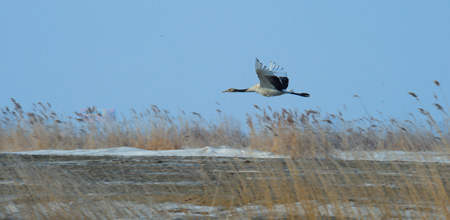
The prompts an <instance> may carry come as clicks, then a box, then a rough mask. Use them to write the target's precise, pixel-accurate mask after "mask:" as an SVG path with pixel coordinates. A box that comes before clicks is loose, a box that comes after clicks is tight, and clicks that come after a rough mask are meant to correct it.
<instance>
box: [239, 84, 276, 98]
mask: <svg viewBox="0 0 450 220" xmlns="http://www.w3.org/2000/svg"><path fill="white" fill-rule="evenodd" d="M246 92H257V93H259V94H261V95H263V96H266V97H272V96H279V95H283V94H284V92H283V91H280V90H278V89H271V88H264V87H261V86H260V85H259V83H258V84H256V85H254V86H252V87H250V88H248V89H247V91H246Z"/></svg>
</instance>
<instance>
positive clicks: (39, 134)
mask: <svg viewBox="0 0 450 220" xmlns="http://www.w3.org/2000/svg"><path fill="white" fill-rule="evenodd" d="M435 84H436V86H438V87H439V88H440V83H439V82H437V81H436V82H435ZM409 95H410V96H411V98H412V99H415V100H416V101H417V103H418V105H419V106H418V109H417V111H415V112H417V113H415V114H410V116H409V118H408V119H403V120H400V119H394V118H390V119H383V120H380V119H377V118H375V117H373V116H370V115H368V116H367V117H364V118H361V119H356V120H346V119H345V116H344V114H343V113H341V112H338V113H336V114H328V113H323V112H321V111H320V110H315V109H312V110H305V111H299V110H296V109H281V110H273V109H272V108H271V107H260V106H255V109H256V110H257V112H256V113H255V114H252V115H250V114H249V115H247V119H246V123H245V127H244V128H243V129H242V128H241V126H242V125H240V124H239V123H238V122H236V121H235V120H233V119H232V118H230V117H228V116H225V115H223V114H222V112H220V111H218V115H217V118H216V119H214V120H209V119H205V118H203V117H202V116H201V115H200V114H198V113H189V114H187V113H185V112H179V113H178V114H176V115H175V116H174V115H173V114H172V113H170V112H168V111H166V110H162V109H160V108H158V107H157V106H151V107H150V108H149V109H147V110H145V111H144V112H142V113H138V112H136V111H134V110H132V113H131V115H132V116H131V117H129V118H125V117H123V120H102V117H101V116H99V117H92V115H89V114H88V115H83V114H80V113H75V115H74V116H72V117H63V116H61V115H59V114H57V113H55V112H54V111H53V110H52V109H51V105H50V104H42V103H38V104H36V105H33V109H32V110H31V112H25V111H24V110H23V109H22V107H21V105H20V104H19V103H17V102H16V101H15V100H12V106H6V107H4V108H2V109H0V111H1V113H2V116H1V117H0V150H1V151H19V150H37V149H44V148H45V149H48V148H53V149H75V148H102V147H115V146H124V145H125V146H132V147H138V148H143V149H177V148H180V147H182V146H194V147H195V146H206V145H209V146H221V145H229V146H234V147H246V146H249V147H251V148H253V149H258V150H265V151H271V152H275V153H279V154H283V155H288V156H290V157H288V158H285V159H267V160H262V159H252V158H250V159H236V160H230V161H225V162H224V161H215V160H214V159H211V161H209V162H207V163H206V162H205V163H206V164H204V166H200V167H197V166H196V167H195V168H194V169H192V170H184V171H183V172H185V173H184V175H185V176H184V178H186V179H189V178H193V179H196V180H197V181H198V182H199V183H202V184H200V185H198V187H197V188H190V190H191V191H192V192H187V191H184V190H185V189H186V188H183V187H184V186H181V185H180V186H179V185H171V186H170V187H169V189H170V191H171V192H172V194H171V195H170V196H161V195H158V194H157V193H155V192H154V191H155V189H156V188H152V187H150V186H147V188H146V187H141V186H139V187H141V188H139V187H136V186H134V185H133V183H124V184H121V185H120V186H114V187H111V186H108V187H106V186H105V185H102V184H98V185H97V184H92V182H91V181H90V180H97V178H100V176H102V177H101V178H107V177H108V176H109V175H111V176H112V174H111V173H110V172H113V171H111V170H109V167H108V168H107V167H100V168H99V171H98V172H97V173H90V174H81V173H76V172H75V173H74V172H67V170H60V169H58V170H55V169H53V168H52V167H51V166H44V165H42V164H41V165H39V166H37V165H35V164H33V162H32V161H31V162H29V161H28V162H27V161H22V159H20V158H19V159H17V158H15V157H10V158H7V159H5V160H3V163H5V164H8V165H9V168H8V169H7V170H5V171H4V172H6V173H7V174H6V176H8V175H9V176H11V177H13V178H12V179H14V181H16V182H15V183H14V184H13V187H12V188H11V189H10V191H9V192H10V193H11V194H15V193H18V192H24V190H25V191H26V192H28V194H27V195H24V196H22V197H20V199H16V200H15V201H14V202H13V203H14V204H16V205H15V206H11V207H9V206H10V205H11V204H12V203H8V202H5V203H3V202H2V201H0V204H2V206H3V209H0V213H14V210H15V209H21V210H16V211H17V212H20V213H21V215H20V216H21V217H23V218H26V219H35V218H36V217H38V218H41V219H74V218H76V219H89V218H92V217H93V216H94V217H95V218H98V219H116V218H131V219H142V218H145V216H147V217H148V215H151V216H152V217H155V216H157V217H159V218H160V219H164V218H165V217H167V215H166V214H167V213H164V211H161V210H158V209H157V208H155V206H154V205H155V204H159V203H164V202H175V203H177V204H184V203H191V204H195V205H204V206H220V207H222V209H223V210H222V209H221V210H216V211H215V212H216V215H215V216H216V218H230V219H246V218H249V219H250V218H256V219H328V218H330V219H348V218H355V219H404V218H409V219H449V218H450V197H449V195H450V185H449V184H450V182H449V181H448V179H450V169H448V165H447V164H441V163H422V162H401V159H402V158H399V160H400V162H398V161H393V162H377V161H362V160H361V161H342V160H339V159H335V158H333V152H335V151H350V152H351V151H358V152H365V151H367V152H370V151H378V150H402V151H416V152H420V151H436V152H442V154H446V153H448V152H447V149H449V144H448V143H449V141H450V139H449V138H450V135H449V130H450V123H449V122H450V117H449V114H450V112H449V109H450V106H449V105H448V103H447V102H446V101H445V97H443V98H442V99H443V100H444V103H442V101H441V98H439V97H438V96H437V95H435V100H436V102H435V103H434V104H433V106H432V108H435V110H437V111H438V112H439V113H440V115H438V117H436V116H434V115H432V113H431V112H435V111H431V110H429V109H427V108H426V106H424V104H422V102H421V100H420V98H419V96H418V95H416V94H415V93H412V92H411V93H409ZM441 96H445V94H442V95H441ZM89 111H90V112H92V113H93V112H95V109H94V108H90V110H89ZM437 118H439V119H437ZM31 160H32V158H31ZM124 161H125V159H124ZM124 161H121V160H117V162H118V163H122V162H124ZM124 163H125V162H124ZM162 163H164V162H163V161H162ZM227 163H231V164H229V165H227V166H225V164H227ZM163 165H164V164H163ZM133 166H134V165H133ZM133 166H132V167H133ZM155 166H156V165H155ZM167 166H168V165H167ZM120 167H121V169H123V170H115V171H114V172H118V173H119V174H123V175H124V176H125V175H128V174H129V172H136V175H138V174H139V175H143V176H142V178H144V177H145V176H146V175H148V174H141V173H139V171H138V170H136V169H135V168H130V167H127V166H125V165H123V166H122V165H121V166H120ZM225 168H226V169H225ZM180 169H181V168H180ZM130 170H131V171H130ZM153 175H156V174H153ZM158 175H159V174H158ZM139 177H141V176H139ZM160 178H165V179H164V180H167V181H171V180H172V179H171V177H170V176H164V175H163V176H161V177H160ZM125 180H127V179H126V178H125V177H124V181H125ZM132 180H134V179H132ZM132 180H130V181H131V182H132ZM0 181H1V180H0ZM167 181H166V182H167ZM98 182H101V181H98ZM137 188H139V189H140V190H139V192H142V191H144V192H146V193H144V194H138V193H136V192H137V191H135V190H136V189H137ZM2 192H3V193H4V192H5V191H2ZM189 193H191V194H189ZM30 195H31V196H30ZM111 195H112V196H111ZM139 205H143V208H141V209H136V207H137V206H139ZM8 207H9V208H8ZM17 207H19V208H17ZM180 207H181V208H179V210H181V211H183V210H184V212H186V213H187V218H188V219H189V218H192V219H196V218H200V217H199V215H202V214H201V213H204V216H203V217H204V219H208V218H214V216H213V217H211V216H210V215H207V211H205V212H201V213H200V214H198V213H196V214H195V213H192V212H189V211H188V210H185V209H186V208H183V206H180ZM14 208H15V209H14ZM143 209H145V210H147V211H148V212H143V211H142V210H143ZM4 210H7V211H4ZM42 210H45V211H42ZM280 210H281V211H280ZM194 214H195V215H194ZM217 216H219V217H217ZM0 218H8V216H0Z"/></svg>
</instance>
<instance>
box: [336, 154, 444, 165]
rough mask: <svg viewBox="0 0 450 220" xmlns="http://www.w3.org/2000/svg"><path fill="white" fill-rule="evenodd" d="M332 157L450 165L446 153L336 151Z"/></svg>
mask: <svg viewBox="0 0 450 220" xmlns="http://www.w3.org/2000/svg"><path fill="white" fill-rule="evenodd" d="M331 156H332V157H333V158H335V159H340V160H373V161H405V162H432V163H433V162H434V163H450V154H449V152H445V151H420V152H407V151H335V152H334V153H333V154H332V155H331Z"/></svg>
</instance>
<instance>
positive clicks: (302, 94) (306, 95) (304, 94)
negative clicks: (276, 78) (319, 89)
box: [285, 91, 309, 97]
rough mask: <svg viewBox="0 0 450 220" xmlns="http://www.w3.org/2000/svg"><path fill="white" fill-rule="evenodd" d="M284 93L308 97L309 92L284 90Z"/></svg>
mask: <svg viewBox="0 0 450 220" xmlns="http://www.w3.org/2000/svg"><path fill="white" fill-rule="evenodd" d="M285 93H288V94H292V95H298V96H301V97H309V93H304V92H302V93H296V92H293V91H286V92H285Z"/></svg>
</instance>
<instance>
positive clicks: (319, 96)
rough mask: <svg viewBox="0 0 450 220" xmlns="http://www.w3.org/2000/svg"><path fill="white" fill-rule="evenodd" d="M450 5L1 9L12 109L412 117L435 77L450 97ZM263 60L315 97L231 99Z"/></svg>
mask: <svg viewBox="0 0 450 220" xmlns="http://www.w3.org/2000/svg"><path fill="white" fill-rule="evenodd" d="M449 10H450V1H411V0H408V1H406V0H405V1H356V0H355V1H283V2H279V1H70V2H69V1H1V2H0V27H1V29H2V31H1V34H0V76H1V84H0V105H1V106H2V107H3V106H6V105H11V104H10V103H11V102H10V98H15V99H16V100H17V101H18V102H19V103H21V104H22V105H23V106H25V107H26V106H30V104H31V103H37V102H49V103H51V104H52V106H53V108H54V109H55V110H56V111H57V112H58V113H63V114H66V115H72V112H73V111H78V110H80V109H82V108H84V107H88V106H93V105H95V106H97V107H99V108H114V109H116V110H117V112H118V113H119V114H120V113H125V114H128V113H129V110H130V109H131V108H134V109H136V110H137V111H143V110H144V109H145V108H147V107H149V106H150V105H157V106H159V107H160V108H163V109H168V110H169V111H171V112H172V113H177V112H178V110H184V111H186V112H191V111H194V112H199V113H201V114H203V115H205V116H213V115H215V110H216V109H218V108H221V109H222V110H223V111H224V112H225V113H226V114H228V115H230V116H233V117H235V118H237V119H238V120H243V119H244V118H245V114H246V113H252V112H254V111H255V110H254V108H253V105H255V104H256V105H259V106H271V107H272V108H274V109H281V108H288V109H292V108H296V109H298V110H300V111H303V110H305V109H317V108H320V109H321V110H322V112H324V113H336V111H338V110H340V111H342V112H344V115H346V117H348V118H349V119H351V118H358V117H361V116H365V115H366V113H365V110H364V107H363V106H362V105H361V102H360V100H359V99H357V98H354V97H353V95H355V94H357V95H359V96H360V97H361V99H362V100H363V102H364V104H365V106H366V108H367V110H368V111H369V113H370V114H372V115H375V116H377V115H379V114H378V113H377V112H382V113H383V115H384V116H386V117H395V118H403V117H406V115H407V114H408V113H418V111H417V108H418V107H422V104H423V106H425V107H426V108H430V109H432V108H433V107H432V105H431V104H432V103H433V102H434V101H435V100H434V98H433V94H434V93H436V94H437V95H439V96H441V94H442V93H441V91H440V90H439V88H438V87H436V86H435V85H434V83H433V81H434V80H438V81H440V82H441V85H442V91H443V93H444V94H447V96H448V97H449V98H450V28H449V25H450V13H448V12H449ZM256 57H258V58H259V59H260V60H261V61H262V62H263V63H266V64H267V63H268V62H269V61H276V62H277V63H278V64H279V65H280V66H282V67H284V68H285V70H286V71H287V72H288V76H289V78H290V86H289V89H294V90H295V91H296V92H308V93H310V94H311V97H310V98H302V97H298V96H293V95H283V96H279V97H271V98H267V97H263V96H261V95H259V94H229V93H221V92H222V91H223V90H226V89H228V88H231V87H233V88H247V87H250V86H252V85H254V84H256V83H257V82H258V79H257V76H256V73H255V71H254V60H255V58H256ZM408 92H415V93H416V94H418V95H419V97H420V98H421V100H422V102H423V103H422V104H420V103H417V101H416V100H415V99H414V98H412V97H410V96H409V95H408V94H407V93H408ZM216 102H218V103H220V105H221V106H218V105H217V104H216ZM441 104H444V103H441Z"/></svg>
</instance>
